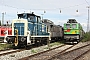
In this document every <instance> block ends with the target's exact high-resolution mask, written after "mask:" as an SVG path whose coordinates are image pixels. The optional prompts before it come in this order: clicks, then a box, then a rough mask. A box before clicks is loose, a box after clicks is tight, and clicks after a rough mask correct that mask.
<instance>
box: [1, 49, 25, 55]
mask: <svg viewBox="0 0 90 60" xmlns="http://www.w3.org/2000/svg"><path fill="white" fill-rule="evenodd" d="M24 50H25V49H8V50H2V51H0V56H2V55H7V54H11V53H16V52H20V51H24Z"/></svg>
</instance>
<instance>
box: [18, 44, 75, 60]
mask: <svg viewBox="0 0 90 60" xmlns="http://www.w3.org/2000/svg"><path fill="white" fill-rule="evenodd" d="M74 46H75V45H61V46H59V47H56V48H53V49H50V50H47V51H44V52H40V53H37V54H34V55H31V56H28V57H24V58H21V59H19V60H48V58H51V57H53V56H54V55H56V54H58V52H59V53H64V52H65V51H66V50H68V49H70V48H72V47H74ZM65 47H67V48H65ZM62 48H63V49H64V50H60V49H62Z"/></svg>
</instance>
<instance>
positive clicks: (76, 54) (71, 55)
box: [48, 44, 90, 60]
mask: <svg viewBox="0 0 90 60" xmlns="http://www.w3.org/2000/svg"><path fill="white" fill-rule="evenodd" d="M89 51H90V44H87V45H85V46H82V47H79V48H77V49H73V50H71V51H68V52H65V53H58V54H56V55H54V56H53V57H51V58H49V59H48V60H77V59H78V58H80V57H81V56H82V55H84V54H86V53H87V52H89Z"/></svg>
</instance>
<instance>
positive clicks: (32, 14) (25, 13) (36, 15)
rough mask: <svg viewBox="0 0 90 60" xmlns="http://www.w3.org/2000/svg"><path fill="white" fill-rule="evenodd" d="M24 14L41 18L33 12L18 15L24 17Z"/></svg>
mask: <svg viewBox="0 0 90 60" xmlns="http://www.w3.org/2000/svg"><path fill="white" fill-rule="evenodd" d="M23 14H27V15H32V16H37V17H40V16H38V15H35V14H34V13H33V12H32V13H20V14H17V15H23Z"/></svg>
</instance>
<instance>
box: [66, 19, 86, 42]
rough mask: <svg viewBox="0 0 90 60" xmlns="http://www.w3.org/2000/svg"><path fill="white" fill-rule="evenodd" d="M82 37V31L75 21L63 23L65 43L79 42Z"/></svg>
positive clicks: (70, 20)
mask: <svg viewBox="0 0 90 60" xmlns="http://www.w3.org/2000/svg"><path fill="white" fill-rule="evenodd" d="M83 35H84V30H83V28H82V26H81V24H80V23H78V22H77V21H76V20H75V19H69V20H68V22H67V23H64V40H65V42H77V43H78V42H79V41H80V40H81V38H82V37H83Z"/></svg>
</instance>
